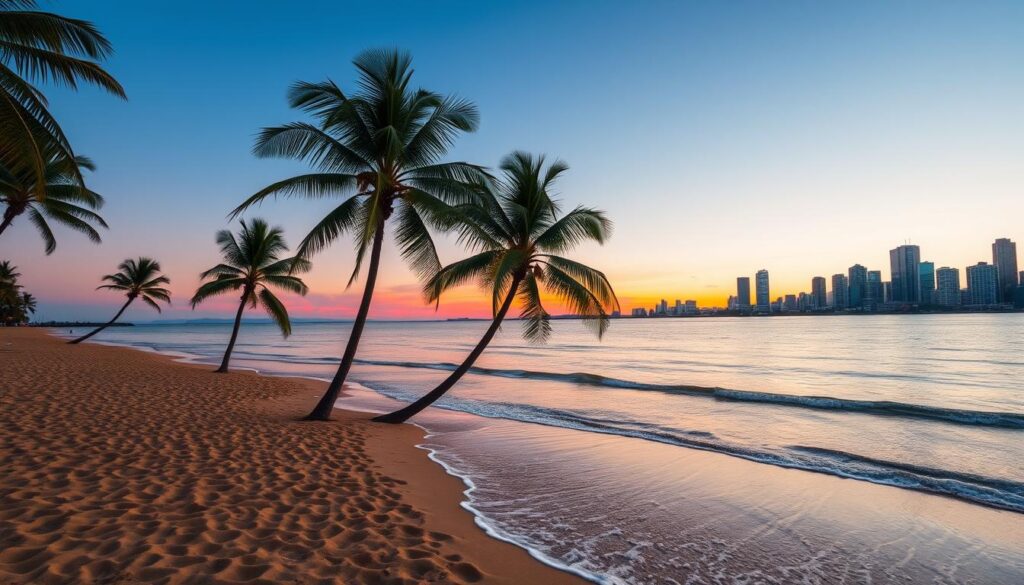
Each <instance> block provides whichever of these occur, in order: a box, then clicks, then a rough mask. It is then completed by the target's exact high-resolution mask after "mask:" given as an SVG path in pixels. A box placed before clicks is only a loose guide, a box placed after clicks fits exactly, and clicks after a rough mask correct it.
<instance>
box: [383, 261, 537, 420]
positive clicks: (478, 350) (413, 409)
mask: <svg viewBox="0 0 1024 585" xmlns="http://www.w3.org/2000/svg"><path fill="white" fill-rule="evenodd" d="M521 280H522V277H520V276H516V277H515V278H514V279H512V288H510V289H509V291H508V296H507V297H505V302H504V303H502V305H501V309H499V310H498V314H497V315H495V316H494V320H493V321H491V326H490V327H488V328H487V332H486V333H484V336H483V337H482V338H481V339H480V342H479V343H477V344H476V347H474V348H473V351H471V352H469V355H468V356H466V360H465V361H463V362H462V363H461V364H460V365H459V367H458V368H456V369H455V371H454V372H452V373H451V375H450V376H448V377H447V378H446V379H445V381H444V382H441V384H440V385H438V387H437V388H434V389H433V390H431V391H430V392H429V393H427V394H426V395H424V396H423V397H422V398H420V399H419V400H417V401H416V402H413V403H412V404H410V405H408V406H406V407H405V408H402V409H399V410H396V411H395V412H392V413H390V414H382V415H380V416H378V417H375V418H374V419H373V420H374V422H382V423H390V424H398V423H404V422H405V421H407V420H409V419H410V418H412V417H414V416H416V415H417V414H419V413H420V411H421V410H423V409H424V408H426V407H428V406H430V405H431V404H433V403H434V402H436V401H437V400H438V399H439V398H441V397H442V396H444V394H445V392H448V390H450V389H451V387H452V386H454V385H455V383H456V382H458V381H459V379H461V378H462V376H464V375H465V374H466V372H468V371H469V369H470V368H471V367H473V363H474V362H476V359H477V358H478V357H480V354H482V353H483V352H484V349H486V348H487V344H489V343H490V342H491V339H493V338H494V334H495V333H497V332H498V328H499V327H501V322H502V321H503V320H504V319H505V315H506V314H507V313H508V310H509V308H510V307H511V306H512V300H513V299H515V297H516V290H517V289H518V288H519V282H520V281H521Z"/></svg>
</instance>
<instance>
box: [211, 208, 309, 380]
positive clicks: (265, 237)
mask: <svg viewBox="0 0 1024 585" xmlns="http://www.w3.org/2000/svg"><path fill="white" fill-rule="evenodd" d="M217 243H218V244H220V253H221V255H222V256H223V257H224V262H223V263H221V264H218V265H216V266H214V267H213V268H211V269H209V270H207V271H206V272H204V273H202V274H201V275H200V278H201V279H203V280H206V279H207V278H212V280H210V281H209V282H205V283H203V284H202V285H200V286H199V290H197V291H196V294H195V296H193V297H192V308H193V309H195V308H196V305H198V304H199V303H201V302H203V301H204V300H206V299H208V298H210V297H212V296H216V295H219V294H223V293H226V292H230V291H237V290H241V291H242V297H241V299H242V300H241V302H240V303H239V305H238V312H237V313H235V325H234V327H233V328H232V329H231V339H230V340H229V341H228V347H227V350H225V351H224V359H223V360H221V362H220V367H219V368H217V371H218V372H222V373H224V372H227V371H228V363H229V362H230V361H231V351H232V350H233V349H234V348H235V340H236V339H238V329H239V327H240V326H241V325H242V313H243V312H244V311H245V306H246V305H249V306H250V307H252V308H254V309H255V308H257V307H258V306H259V305H261V304H262V305H263V308H264V309H266V311H267V314H269V315H270V318H271V319H273V320H274V322H275V323H277V326H278V328H280V329H281V334H282V335H284V336H285V337H288V336H289V335H291V333H292V324H291V320H290V319H289V318H288V310H287V309H285V307H284V303H282V302H281V301H280V300H279V299H278V298H277V297H276V296H275V295H274V293H273V292H271V290H270V288H269V287H270V286H273V287H276V288H279V289H282V290H285V291H288V292H292V293H297V294H300V295H305V294H306V293H307V292H308V291H309V289H308V288H307V287H306V283H304V282H302V280H301V279H299V278H298V277H297V276H294V274H295V273H296V272H308V271H309V269H310V263H309V262H308V261H306V260H303V259H301V258H281V257H280V256H281V253H282V252H284V251H285V250H286V249H287V248H288V246H287V245H286V244H285V242H284V237H283V236H282V233H281V230H280V228H270V227H269V226H268V225H267V222H265V221H263V220H262V219H254V220H253V221H252V223H251V224H246V223H245V221H244V220H243V221H242V231H240V232H239V233H238V238H237V239H236V238H235V235H234V234H232V233H231V232H230V231H229V230H221V231H219V232H217Z"/></svg>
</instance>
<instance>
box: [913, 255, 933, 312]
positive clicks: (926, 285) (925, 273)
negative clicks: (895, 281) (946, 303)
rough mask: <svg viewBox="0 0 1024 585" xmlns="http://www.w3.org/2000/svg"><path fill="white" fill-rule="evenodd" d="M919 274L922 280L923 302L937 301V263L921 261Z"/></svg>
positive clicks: (925, 303) (928, 303)
mask: <svg viewBox="0 0 1024 585" xmlns="http://www.w3.org/2000/svg"><path fill="white" fill-rule="evenodd" d="M917 274H918V279H919V280H920V281H921V304H922V305H930V304H932V303H933V302H935V298H934V296H935V263H934V262H921V263H920V264H918V268H917Z"/></svg>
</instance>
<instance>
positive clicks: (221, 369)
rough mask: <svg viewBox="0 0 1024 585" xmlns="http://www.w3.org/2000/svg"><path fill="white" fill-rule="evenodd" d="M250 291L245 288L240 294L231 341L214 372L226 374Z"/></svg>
mask: <svg viewBox="0 0 1024 585" xmlns="http://www.w3.org/2000/svg"><path fill="white" fill-rule="evenodd" d="M250 294H251V291H250V290H249V289H248V288H246V289H245V292H243V293H242V303H241V304H240V305H238V312H237V313H235V326H234V328H233V329H232V330H231V340H229V341H228V348H227V349H226V350H225V351H224V359H223V360H221V362H220V367H219V368H217V369H216V370H215V371H216V372H217V373H219V374H226V373H227V372H228V363H229V362H230V361H231V351H232V350H233V349H235V340H237V339H238V329H239V328H240V327H241V326H242V313H244V312H245V303H246V301H248V300H249V295H250Z"/></svg>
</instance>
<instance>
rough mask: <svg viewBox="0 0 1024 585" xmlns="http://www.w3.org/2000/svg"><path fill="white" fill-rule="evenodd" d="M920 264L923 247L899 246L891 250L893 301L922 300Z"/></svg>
mask: <svg viewBox="0 0 1024 585" xmlns="http://www.w3.org/2000/svg"><path fill="white" fill-rule="evenodd" d="M920 264H921V248H920V247H919V246H913V245H905V246H897V247H896V248H894V249H892V250H889V265H890V268H891V270H892V300H893V302H896V303H920V302H921V278H920V273H919V270H918V266H919V265H920Z"/></svg>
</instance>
